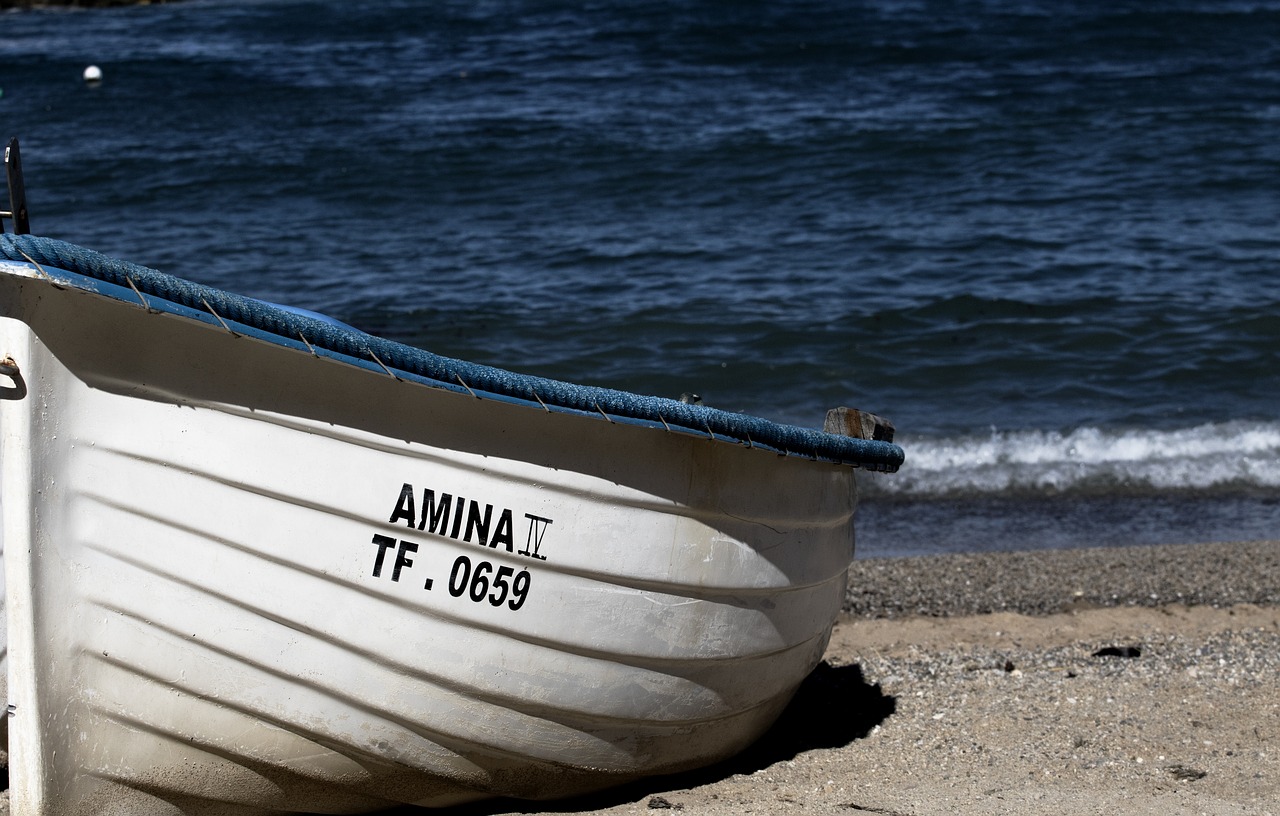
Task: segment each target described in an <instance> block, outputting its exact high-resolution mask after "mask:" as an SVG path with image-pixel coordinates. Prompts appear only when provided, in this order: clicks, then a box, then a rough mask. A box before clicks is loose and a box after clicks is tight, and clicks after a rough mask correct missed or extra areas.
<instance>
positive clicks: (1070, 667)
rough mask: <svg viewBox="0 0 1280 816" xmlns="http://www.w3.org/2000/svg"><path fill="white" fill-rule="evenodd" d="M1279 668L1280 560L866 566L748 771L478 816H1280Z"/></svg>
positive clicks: (1187, 556) (1097, 558)
mask: <svg viewBox="0 0 1280 816" xmlns="http://www.w3.org/2000/svg"><path fill="white" fill-rule="evenodd" d="M1107 652H1112V654H1108V653H1107ZM1278 667H1280V543H1275V542H1257V543H1248V544H1213V545H1195V546H1173V547H1134V548H1125V549H1097V550H1088V549H1086V550H1069V551H1050V552H1031V553H987V554H965V555H951V556H938V557H929V558H910V559H884V560H868V561H856V562H855V563H854V569H853V570H852V574H851V578H850V589H849V595H848V603H847V614H846V616H845V617H844V618H843V619H842V620H841V622H840V623H839V625H838V626H837V627H836V630H835V633H834V635H833V637H832V641H831V646H830V648H829V649H828V651H827V655H826V662H825V664H824V665H823V666H822V667H821V668H820V669H819V670H818V671H817V672H815V673H814V675H813V676H812V677H811V678H810V680H809V682H808V683H807V684H806V685H805V686H804V687H803V688H802V689H801V691H800V693H799V694H798V695H797V697H796V700H795V702H794V703H793V705H792V707H791V709H789V710H788V713H787V715H786V716H785V717H784V719H783V720H782V721H781V722H780V723H779V724H778V726H777V727H775V728H774V730H773V731H772V732H770V733H769V734H768V735H766V737H765V738H764V739H762V740H761V741H760V742H759V743H758V744H757V745H756V746H754V747H753V748H752V749H751V750H749V751H747V752H746V754H744V755H742V756H740V757H738V758H736V759H735V760H732V761H730V762H728V763H726V764H724V765H722V766H719V767H716V768H711V769H707V770H705V771H701V772H698V773H695V774H690V775H685V776H680V777H672V778H667V779H656V780H650V781H648V782H645V783H642V784H638V785H633V786H630V787H626V788H622V789H620V790H616V791H613V792H609V793H605V794H602V795H600V796H597V797H594V798H592V799H587V800H577V801H574V802H561V803H556V804H552V805H550V806H547V805H544V806H543V807H542V808H538V807H534V806H531V805H529V804H525V803H515V802H494V803H487V804H483V805H481V806H478V807H474V808H467V809H466V812H469V813H475V814H481V813H483V814H504V813H531V812H542V813H566V814H567V813H578V814H583V813H596V814H634V813H642V812H647V811H651V810H667V809H670V810H678V811H680V812H683V813H690V814H693V813H698V814H707V816H728V814H743V813H759V814H775V813H776V814H787V813H796V814H802V813H812V814H846V816H854V814H859V813H868V814H886V815H888V816H907V815H908V814H910V815H911V816H925V815H926V814H946V813H957V814H984V815H985V814H1025V813H1037V814H1255V815H1260V814H1276V813H1280V684H1278V683H1277V682H1276V679H1277V674H1278V672H1277V668H1278ZM411 812H414V811H408V810H402V811H400V813H401V814H403V816H408V814H409V813H411ZM417 812H421V811H417Z"/></svg>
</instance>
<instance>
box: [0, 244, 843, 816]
mask: <svg viewBox="0 0 1280 816" xmlns="http://www.w3.org/2000/svg"><path fill="white" fill-rule="evenodd" d="M4 355H9V356H11V357H13V359H14V360H15V361H16V362H17V363H18V365H19V367H20V369H21V378H22V380H23V382H24V384H25V387H26V389H27V394H26V396H25V397H24V398H22V399H18V400H4V401H0V432H2V434H3V448H2V450H0V459H2V461H3V477H2V479H3V495H2V498H0V508H2V512H3V517H4V524H3V528H4V543H5V545H6V550H5V552H4V557H5V562H6V564H5V566H6V569H7V576H6V579H7V600H8V609H7V612H8V616H7V618H8V620H7V638H8V645H9V666H10V671H9V674H10V696H9V699H10V701H11V703H12V704H13V705H14V706H15V709H14V712H13V714H12V716H11V721H10V724H9V725H10V746H11V750H10V779H11V785H12V791H11V797H12V800H11V801H12V813H13V814H14V816H49V815H51V814H58V815H59V816H75V814H91V813H117V812H120V813H126V812H127V813H130V814H174V813H184V812H189V811H191V810H192V809H200V812H201V813H225V814H248V813H260V812H263V811H272V810H279V811H302V812H306V811H311V810H318V809H321V808H322V807H323V808H326V809H327V810H326V812H338V810H341V811H342V812H363V811H368V810H375V809H379V808H383V807H387V806H389V805H390V804H393V803H396V802H410V803H419V804H426V805H445V804H450V803H455V802H461V801H466V800H470V799H475V798H480V797H484V796H489V795H512V796H526V797H552V796H563V795H569V794H573V793H578V792H584V791H589V790H593V789H596V788H600V787H604V786H607V785H610V784H616V783H619V782H623V781H626V780H627V779H631V778H635V777H637V776H641V775H648V774H655V773H665V772H673V771H679V770H682V769H687V768H690V767H695V766H699V765H704V764H708V763H711V762H714V761H716V760H719V759H721V758H724V757H726V756H728V755H731V754H733V753H735V752H737V751H739V750H741V749H742V748H743V747H745V746H746V745H747V744H749V743H750V742H751V741H752V740H754V739H755V738H756V737H757V736H759V735H760V734H761V733H762V731H763V730H764V729H765V728H767V727H768V726H769V725H770V724H771V723H772V722H773V720H774V719H775V718H776V717H777V715H778V714H779V713H780V711H781V710H782V708H783V707H784V706H785V704H786V703H787V701H788V700H789V698H790V696H791V695H792V693H793V692H794V690H795V688H796V687H797V685H798V684H799V683H800V681H801V680H802V679H803V678H804V677H805V676H806V675H807V674H808V673H809V671H810V670H811V669H812V668H813V667H814V665H815V664H816V663H817V662H818V660H819V659H820V658H821V655H822V652H823V650H824V648H825V645H826V642H827V638H828V636H829V634H830V630H831V625H832V621H833V619H834V617H835V615H836V614H837V612H838V610H839V607H840V603H841V599H842V596H843V592H844V587H845V572H846V568H847V566H848V562H849V559H850V557H851V554H852V515H853V510H854V505H855V489H854V483H853V472H852V470H851V469H849V468H845V467H840V466H835V465H828V464H823V463H817V462H809V461H804V460H800V459H797V458H794V457H780V456H777V455H774V454H771V453H767V452H764V451H759V450H752V449H748V448H745V447H738V446H733V445H728V444H723V443H717V442H712V441H709V440H704V439H698V438H696V437H691V436H688V435H680V434H674V433H667V432H664V431H662V430H655V429H652V428H647V427H640V426H630V425H621V424H618V425H614V424H610V423H608V422H605V421H602V420H592V419H584V418H582V417H577V416H572V415H566V414H553V413H546V412H542V411H539V410H537V409H530V408H527V407H524V406H519V405H511V404H507V403H503V402H500V401H494V400H480V399H476V398H473V397H470V396H466V395H458V394H454V393H450V392H446V391H441V390H438V389H432V388H429V387H425V386H421V385H417V384H411V383H407V382H402V381H398V380H396V379H394V378H392V377H390V376H387V375H383V374H376V373H371V372H369V371H367V370H363V369H359V368H356V367H353V366H347V365H343V364H341V363H338V362H334V361H332V360H325V359H319V358H314V357H311V356H309V355H307V354H305V353H301V352H298V351H294V350H291V349H288V348H283V347H280V346H276V345H273V344H271V343H268V342H264V341H260V340H254V339H250V338H247V337H236V336H233V335H232V334H230V333H228V332H226V331H224V330H222V329H218V328H210V327H209V326H207V325H204V324H201V323H198V322H196V321H192V320H187V319H184V318H180V317H176V316H173V315H167V314H154V313H149V312H147V311H144V310H142V309H140V308H138V307H136V306H132V305H129V304H125V303H121V302H118V301H115V300H111V299H109V298H106V297H102V296H100V295H96V294H91V293H86V292H83V291H78V290H76V289H73V288H57V287H55V286H53V285H51V284H50V283H49V282H48V281H46V280H44V279H42V278H40V276H38V275H36V274H35V273H33V272H32V271H31V269H30V268H29V267H28V266H27V265H25V264H10V263H5V262H0V357H2V356H4ZM405 484H410V485H412V486H413V490H414V495H415V497H416V498H415V513H416V514H417V515H418V516H420V515H421V510H422V506H421V505H422V495H423V491H424V489H432V490H433V491H435V495H436V496H437V497H439V495H440V494H441V493H449V494H450V495H451V496H453V497H457V496H465V497H467V498H468V499H474V500H476V501H477V502H478V505H479V509H481V510H483V508H484V507H491V508H493V510H492V512H493V513H494V514H500V513H501V511H502V510H503V509H507V510H510V511H511V517H512V519H513V524H514V530H513V533H514V535H513V538H514V546H513V548H512V550H513V551H512V552H507V550H506V547H505V543H503V544H500V545H499V546H498V547H497V548H490V547H485V546H481V545H480V544H478V543H475V542H470V543H468V542H465V541H460V540H456V539H455V538H453V537H450V536H449V535H448V534H447V532H446V534H445V535H441V534H440V532H441V531H440V530H438V531H437V533H436V534H434V535H433V534H431V533H429V532H428V531H426V530H423V531H419V530H417V529H415V528H411V527H410V526H409V523H408V522H407V521H406V520H405V519H403V518H402V519H400V520H398V521H397V522H396V523H395V524H392V523H390V522H389V521H388V519H390V518H391V516H392V514H393V512H394V511H395V510H396V508H397V503H398V500H399V497H400V495H401V492H402V489H403V486H404V485H405ZM401 509H402V510H404V508H403V507H402V508H401ZM526 514H528V515H531V516H536V517H539V518H542V519H550V520H551V523H550V524H549V525H544V535H543V539H542V541H541V545H540V548H539V554H540V555H542V556H543V557H544V558H543V559H536V558H532V557H527V556H522V555H520V554H519V552H520V550H522V549H525V547H526V544H527V538H526V533H527V529H526V525H527V523H528V519H527V516H526ZM375 535H379V536H385V537H388V538H390V539H393V540H394V541H395V544H394V546H390V547H387V548H382V547H380V546H379V545H378V544H376V543H375V541H374V538H373V537H374V536H375ZM400 542H408V545H407V547H406V546H404V545H401V543H400ZM413 546H416V551H410V549H411V548H412V547H413ZM380 549H383V550H385V552H384V562H383V565H382V571H381V575H380V576H379V577H374V575H373V574H372V573H373V567H374V564H375V561H376V557H377V555H378V552H379V550H380ZM402 549H404V554H405V556H406V557H407V558H408V559H411V560H412V564H405V565H402V569H401V574H400V580H399V581H393V580H392V579H391V577H390V576H391V573H392V571H393V567H394V564H395V561H396V559H397V558H398V557H399V556H400V551H401V550H402ZM460 556H466V557H467V558H468V559H470V561H471V562H472V563H473V564H478V563H480V562H485V563H488V564H491V565H492V570H493V571H494V572H496V571H498V570H500V569H501V568H503V567H509V568H511V572H512V574H513V575H516V574H519V573H520V572H522V571H527V573H528V575H529V585H528V592H527V597H526V599H525V601H524V603H523V605H522V606H520V607H519V608H518V609H514V610H513V609H512V608H511V603H510V596H509V595H506V594H505V593H501V592H500V590H499V589H497V588H494V587H493V586H492V585H491V586H490V587H489V590H488V591H487V592H485V593H483V594H482V595H481V596H480V598H481V599H480V600H479V601H473V600H472V599H471V596H470V590H471V587H468V588H467V591H466V592H465V593H464V594H463V595H462V597H454V596H453V595H452V594H451V593H450V591H449V579H450V573H451V568H452V567H453V565H454V564H455V563H456V562H457V559H458V558H459V557H460ZM428 578H430V579H431V580H432V588H431V589H429V590H428V589H425V588H424V584H425V582H426V580H427V579H428ZM499 594H502V595H503V597H502V599H501V603H500V604H498V605H495V604H494V603H493V600H494V599H495V598H498V596H499ZM211 802H218V803H221V804H219V805H212V804H211ZM335 809H338V810H335Z"/></svg>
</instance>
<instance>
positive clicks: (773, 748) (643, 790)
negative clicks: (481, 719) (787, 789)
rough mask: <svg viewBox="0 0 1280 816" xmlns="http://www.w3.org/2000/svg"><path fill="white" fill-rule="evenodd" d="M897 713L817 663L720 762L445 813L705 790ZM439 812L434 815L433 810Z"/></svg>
mask: <svg viewBox="0 0 1280 816" xmlns="http://www.w3.org/2000/svg"><path fill="white" fill-rule="evenodd" d="M896 710H897V698H896V697H893V696H892V695H888V694H885V693H884V692H883V691H881V689H880V686H879V685H878V684H871V683H868V682H867V681H866V680H865V679H864V678H863V676H862V667H861V666H859V665H858V664H856V663H855V664H851V665H848V666H832V665H831V664H830V663H827V662H826V661H823V662H822V663H820V664H818V667H817V668H815V669H814V670H813V671H812V672H811V673H810V674H809V676H808V677H807V678H805V681H804V682H803V683H802V684H801V685H800V689H799V690H798V691H797V692H796V696H795V698H794V699H792V701H791V704H790V705H788V706H787V709H786V711H784V712H783V714H782V716H781V717H779V718H778V721H777V722H776V723H774V725H773V727H772V728H770V729H769V730H768V731H767V732H766V733H765V735H764V736H762V737H761V738H760V739H758V740H756V742H755V743H754V744H753V745H751V747H749V748H747V749H746V750H745V751H743V752H742V753H740V754H738V755H737V756H734V757H732V758H730V759H727V760H725V761H724V762H721V763H718V764H716V765H712V766H711V767H708V768H701V769H698V770H694V771H687V772H685V773H680V774H672V775H669V776H655V777H652V778H649V779H642V780H639V781H636V782H631V783H628V784H625V785H621V786H619V787H616V788H610V789H608V790H605V791H601V792H599V793H595V794H590V795H587V796H579V797H576V798H573V799H562V800H557V801H549V802H528V801H520V800H514V799H491V800H486V801H482V802H476V803H475V804H472V805H463V806H461V807H456V808H451V809H450V810H449V813H450V814H454V816H457V814H465V816H498V814H510V813H537V812H539V811H553V812H558V813H581V812H587V811H593V810H601V809H604V808H609V807H614V806H616V805H622V804H627V803H629V802H641V801H644V800H645V799H647V798H649V797H651V796H655V795H659V794H664V793H670V792H672V791H680V790H687V789H689V788H695V787H698V786H701V785H708V784H711V783H713V782H717V781H719V780H722V779H727V778H729V777H731V776H735V775H737V774H753V773H755V772H757V771H760V770H763V769H765V768H768V767H770V766H771V765H775V764H777V763H779V762H785V761H787V760H789V759H794V758H795V757H796V756H797V755H799V754H800V753H803V752H804V751H811V750H814V749H821V748H839V747H841V746H844V745H848V744H849V743H851V742H853V741H854V740H858V739H862V738H864V737H866V736H867V735H868V734H870V733H871V730H872V729H873V728H875V727H876V726H877V725H880V724H881V723H883V722H884V721H885V720H887V719H888V718H889V717H890V716H891V715H892V714H893V713H894V712H895V711H896ZM430 812H433V811H427V810H423V809H421V808H411V807H408V808H398V809H396V810H392V811H388V812H387V816H411V815H412V816H419V814H425V813H430ZM435 812H439V811H435Z"/></svg>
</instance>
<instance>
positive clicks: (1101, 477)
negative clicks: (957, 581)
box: [863, 421, 1280, 498]
mask: <svg viewBox="0 0 1280 816" xmlns="http://www.w3.org/2000/svg"><path fill="white" fill-rule="evenodd" d="M899 441H900V444H901V445H902V447H903V449H904V450H905V451H906V454H907V461H906V464H905V465H904V466H903V468H902V470H901V471H899V472H898V473H897V474H895V475H893V476H891V477H889V478H885V479H874V480H863V483H864V484H867V483H868V482H869V483H870V484H867V487H868V488H869V489H870V492H872V493H876V494H881V495H884V494H889V495H900V496H904V497H907V496H919V497H922V498H923V497H934V496H938V497H942V496H965V495H995V494H1008V493H1013V494H1028V493H1030V494H1040V495H1053V494H1061V493H1069V492H1093V491H1102V490H1106V491H1109V492H1110V491H1116V490H1120V491H1136V492H1152V491H1155V492H1161V491H1168V490H1195V491H1204V490H1218V489H1228V490H1232V489H1233V490H1250V489H1254V490H1258V489H1260V490H1272V489H1276V488H1280V423H1275V422H1245V421H1233V422H1223V423H1209V424H1205V425H1199V426H1196V427H1193V428H1184V429H1174V430H1151V429H1132V430H1111V429H1099V428H1077V429H1075V430H1072V431H1068V432H1052V431H1000V430H994V429H993V430H992V431H991V432H990V433H988V434H986V435H982V436H977V435H974V436H965V437H955V438H945V439H937V438H932V439H931V438H911V437H904V438H902V439H900V440H899Z"/></svg>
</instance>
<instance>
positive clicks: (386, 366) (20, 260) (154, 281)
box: [0, 234, 904, 472]
mask: <svg viewBox="0 0 1280 816" xmlns="http://www.w3.org/2000/svg"><path fill="white" fill-rule="evenodd" d="M5 258H7V259H8V260H10V261H12V262H13V264H16V265H18V266H20V267H25V268H27V269H30V270H34V271H35V272H36V273H37V274H36V275H34V276H33V275H30V274H28V275H26V276H27V277H37V278H40V279H44V280H47V281H48V282H49V283H51V284H53V285H61V286H66V287H70V288H73V289H77V290H81V291H85V292H90V293H93V294H97V295H100V296H104V297H108V298H111V299H113V300H117V301H121V302H124V303H130V304H133V305H135V306H140V307H142V308H144V309H145V310H146V311H148V312H150V313H161V314H168V315H173V316H177V317H181V318H186V319H191V320H196V321H198V322H201V323H204V324H206V325H208V326H211V327H215V328H221V329H223V330H226V331H229V332H232V333H234V334H239V335H243V336H248V337H252V338H254V339H256V340H259V341H263V342H268V343H271V344H274V345H278V346H284V347H286V348H291V349H293V350H296V351H300V352H304V353H307V354H309V355H312V356H316V357H320V358H325V359H330V360H333V361H336V362H340V363H343V364H346V365H351V366H355V367H358V368H362V369H365V370H368V371H372V372H376V373H382V374H384V375H388V376H391V377H395V378H396V379H398V380H403V381H407V382H412V383H415V384H418V385H423V386H426V387H429V388H434V389H440V390H445V391H449V392H452V393H455V394H462V395H469V396H472V397H475V398H477V399H490V400H495V401H499V402H504V403H508V404H512V405H520V406H523V407H528V408H535V409H539V410H543V411H547V412H555V413H564V414H570V415H576V416H581V417H585V418H589V419H593V420H596V421H608V422H611V423H614V424H625V425H633V426H640V427H649V428H657V429H662V430H666V431H668V432H672V433H681V434H685V435H689V436H695V437H702V438H706V439H708V440H714V441H716V442H720V443H726V444H733V445H740V446H745V447H749V448H757V449H760V450H761V451H765V452H771V453H774V454H777V455H780V456H788V457H799V458H805V459H811V460H815V461H821V462H827V463H831V464H837V465H843V466H848V467H853V468H862V469H866V470H872V471H881V472H894V471H896V470H897V469H898V467H899V466H900V465H901V464H902V461H903V458H904V456H903V452H902V449H901V448H899V447H898V446H897V445H894V444H892V443H890V442H884V441H879V440H868V439H857V438H851V437H845V436H838V435H835V434H828V433H825V432H822V431H818V430H814V429H810V428H802V427H799V426H794V425H784V424H780V423H775V422H772V421H770V420H766V419H763V418H760V417H754V416H749V415H746V414H738V413H733V412H729V411H724V410H721V409H717V408H711V407H707V406H703V405H692V404H688V403H684V402H680V401H678V400H672V399H667V398H663V397H652V396H642V395H638V394H632V393H629V392H625V391H619V390H615V389H608V388H600V387H595V386H584V385H576V384H572V383H566V382H561V381H557V380H551V379H548V378H542V377H535V376H532V375H526V374H518V373H514V372H510V371H506V370H503V369H498V368H494V367H491V366H485V365H480V364H477V363H471V362H467V361H463V360H456V359H453V358H448V357H443V356H441V355H437V354H434V353H432V352H428V351H425V350H422V349H418V348H414V347H412V346H407V345H405V344H402V343H397V342H395V341H392V340H386V339H384V338H379V337H377V336H375V335H371V334H367V333H365V332H362V331H359V330H358V329H354V328H351V327H349V326H345V325H343V324H340V323H338V322H337V321H332V320H326V319H323V318H322V317H313V316H310V315H308V314H304V313H300V312H299V311H296V310H292V309H288V308H285V307H281V306H277V305H275V304H271V303H267V302H265V301H261V300H257V299H254V298H250V297H246V296H243V295H238V294H234V293H231V292H226V291H224V290H220V289H216V288H214V287H210V286H205V285H203V284H198V283H194V282H191V281H187V280H184V279H181V278H177V277H174V276H172V275H168V274H166V273H163V272H159V271H157V270H154V269H150V268H148V267H144V266H140V265H137V264H132V263H129V262H126V261H120V260H117V259H114V258H110V257H108V256H106V255H103V254H101V253H98V252H95V251H93V250H88V249H85V248H83V247H78V246H76V245H74V244H69V243H66V242H63V241H57V240H54V239H50V238H43V237H40V236H34V235H9V234H0V259H5ZM0 269H3V267H2V266H0ZM10 274H16V271H13V270H10ZM450 375H452V378H451V377H450ZM454 380H456V381H454Z"/></svg>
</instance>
